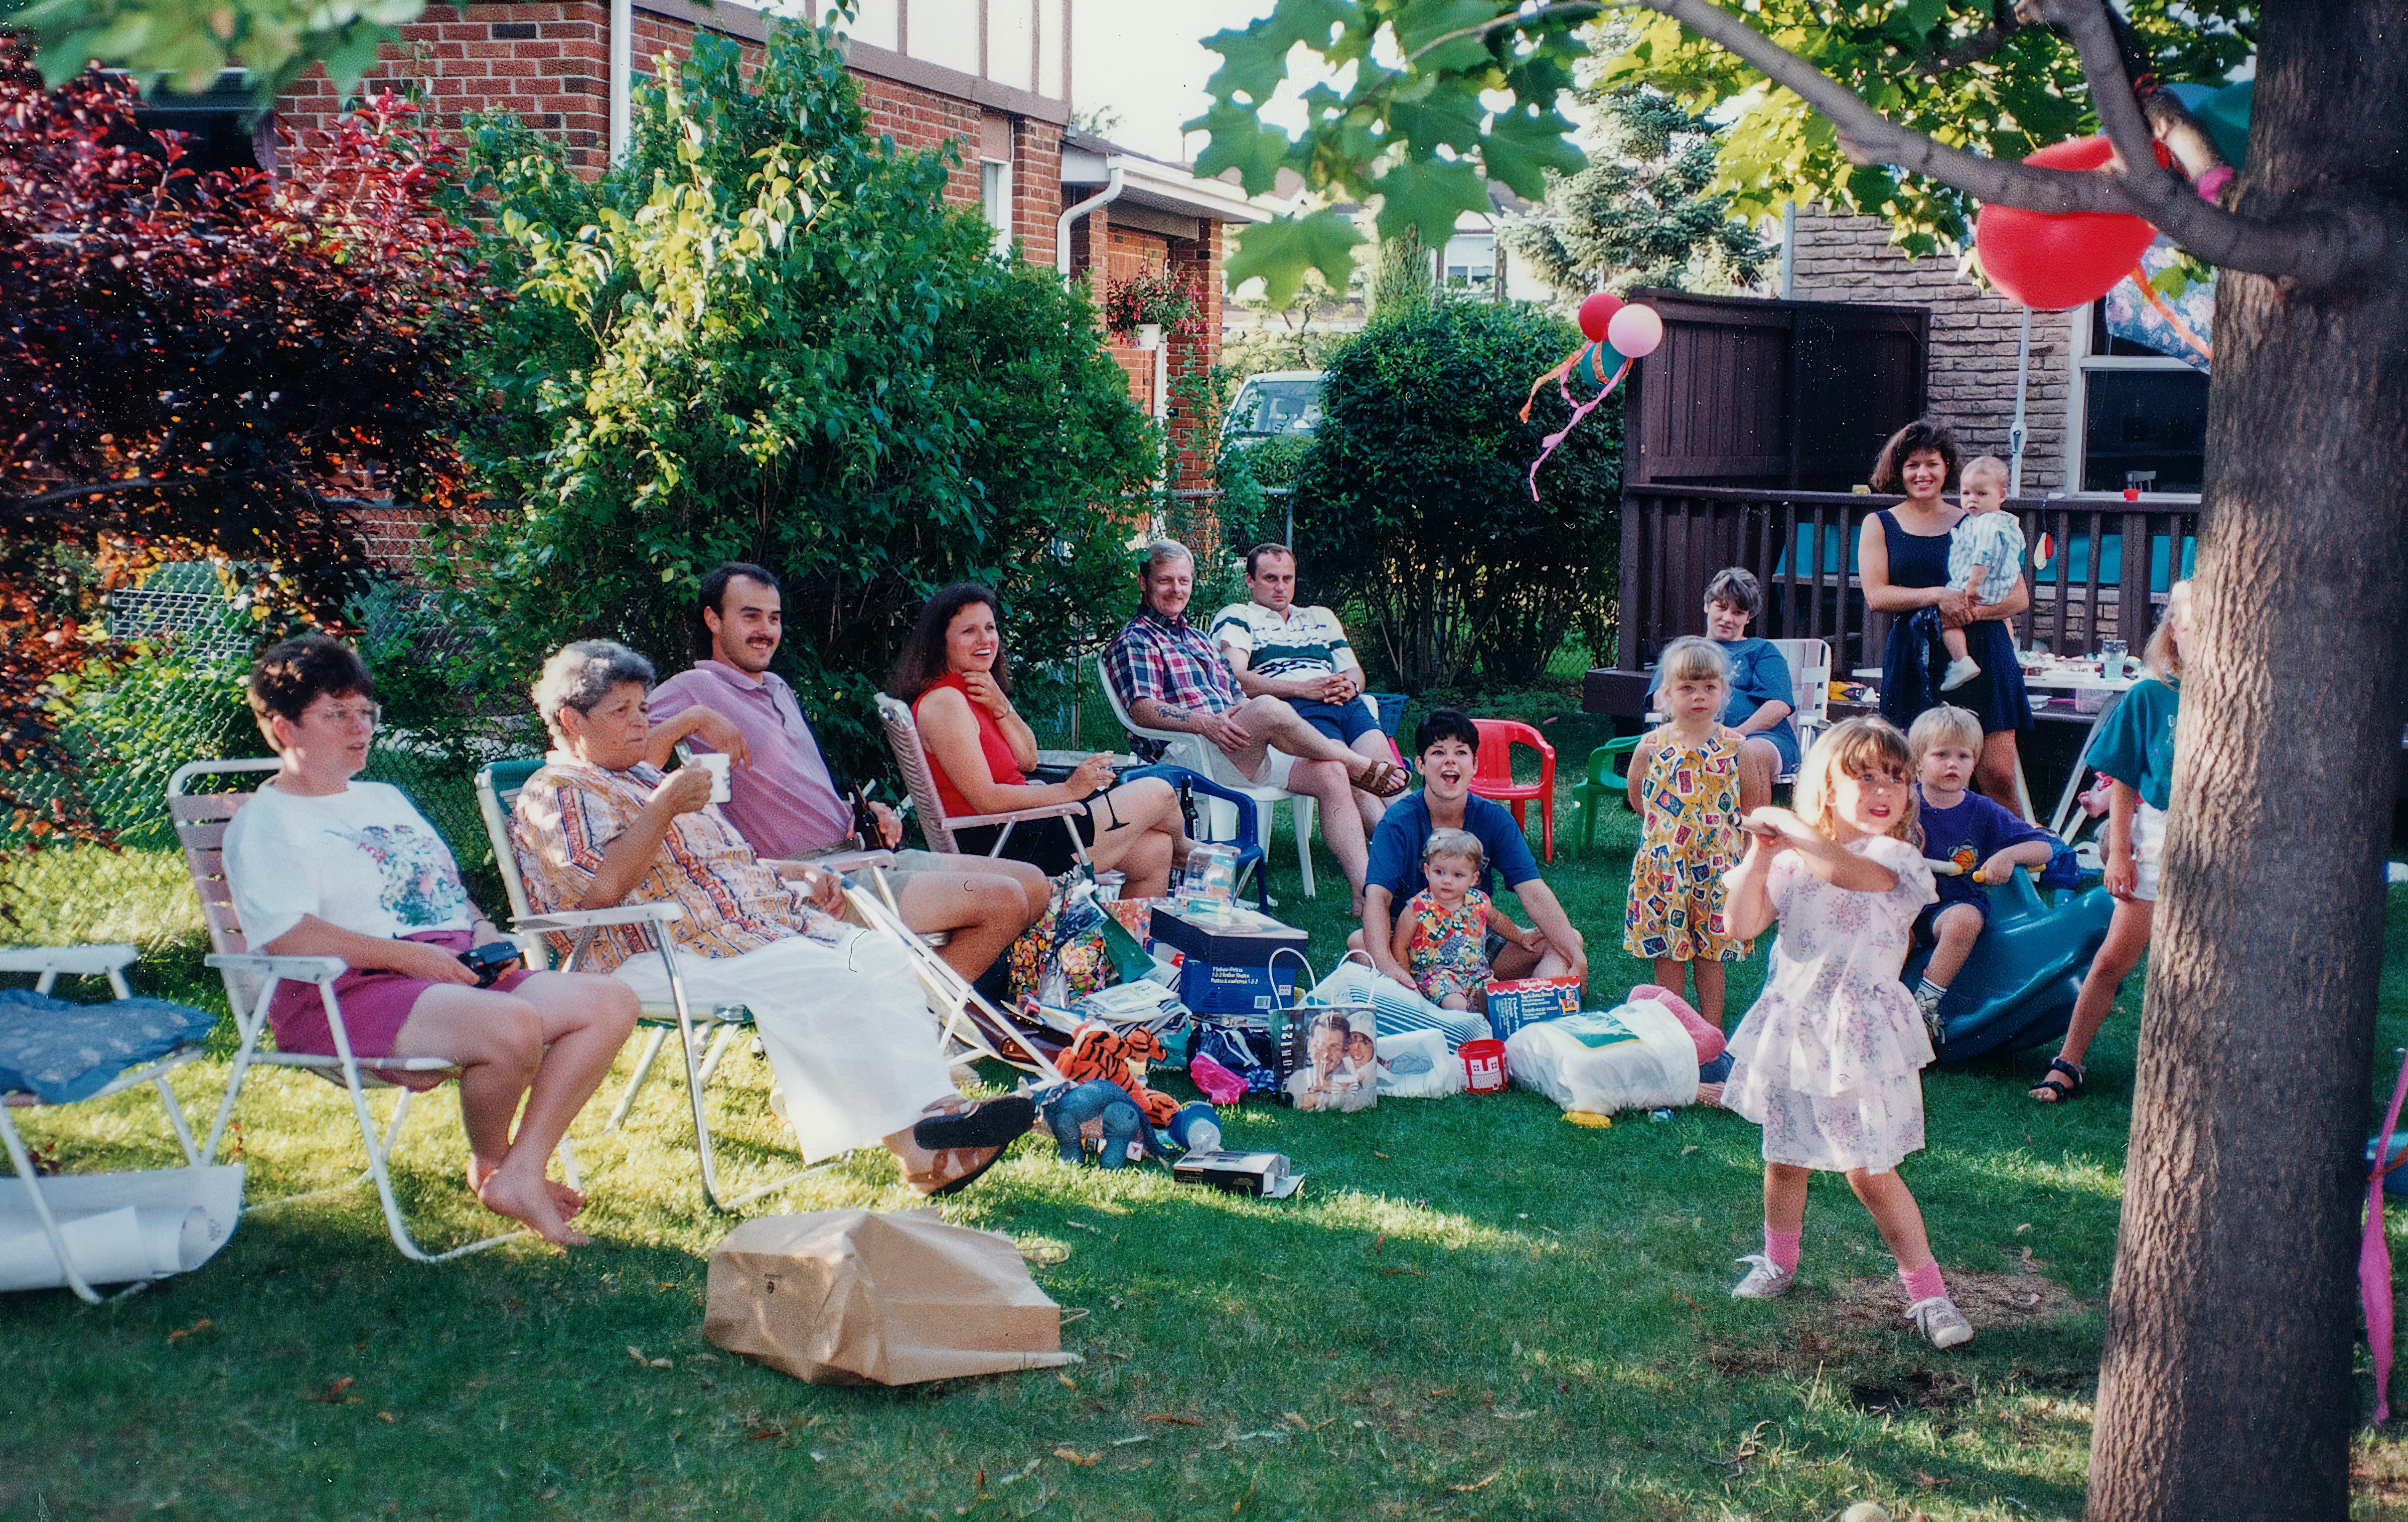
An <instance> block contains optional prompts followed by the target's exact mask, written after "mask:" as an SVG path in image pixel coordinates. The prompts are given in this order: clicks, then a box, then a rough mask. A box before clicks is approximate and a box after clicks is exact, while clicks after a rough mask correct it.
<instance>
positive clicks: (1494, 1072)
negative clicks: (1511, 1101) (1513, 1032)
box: [1463, 1041, 1505, 1094]
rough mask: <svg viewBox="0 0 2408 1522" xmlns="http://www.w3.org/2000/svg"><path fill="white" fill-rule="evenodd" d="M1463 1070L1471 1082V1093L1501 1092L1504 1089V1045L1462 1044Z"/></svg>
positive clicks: (1484, 1042) (1473, 1042)
mask: <svg viewBox="0 0 2408 1522" xmlns="http://www.w3.org/2000/svg"><path fill="white" fill-rule="evenodd" d="M1463 1070H1464V1073H1465V1075H1466V1076H1467V1077H1469V1079H1470V1080H1471V1092H1472V1093H1474V1094H1496V1093H1499V1092H1501V1091H1502V1090H1503V1089H1504V1087H1505V1043H1504V1042H1503V1041H1466V1042H1464V1043H1463Z"/></svg>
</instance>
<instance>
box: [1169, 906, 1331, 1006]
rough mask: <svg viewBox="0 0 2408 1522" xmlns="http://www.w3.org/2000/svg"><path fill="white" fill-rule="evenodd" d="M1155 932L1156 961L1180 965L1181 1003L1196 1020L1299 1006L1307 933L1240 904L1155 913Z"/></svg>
mask: <svg viewBox="0 0 2408 1522" xmlns="http://www.w3.org/2000/svg"><path fill="white" fill-rule="evenodd" d="M1150 930H1151V933H1152V935H1153V937H1154V949H1155V953H1156V955H1163V956H1167V957H1168V958H1170V959H1172V960H1175V961H1177V962H1178V964H1179V1001H1180V1002H1181V1003H1183V1004H1184V1005H1186V1006H1187V1007H1188V1008H1189V1009H1190V1010H1193V1011H1195V1012H1197V1014H1260V1013H1266V1012H1269V1011H1272V1010H1282V1009H1285V1008H1287V1006H1289V1005H1290V1004H1293V1003H1294V1002H1296V989H1297V982H1298V980H1299V979H1300V977H1301V976H1302V974H1303V973H1304V971H1305V964H1304V955H1303V953H1304V947H1305V941H1306V940H1307V937H1306V935H1305V933H1304V932H1303V931H1302V930H1298V929H1296V928H1294V927H1292V926H1285V925H1282V924H1281V923H1280V922H1279V921H1277V920H1275V919H1272V918H1271V917H1270V916H1269V915H1268V914H1263V913H1258V912H1255V911H1254V910H1251V909H1247V908H1244V907H1242V906H1240V905H1236V904H1219V905H1213V906H1211V907H1202V906H1194V905H1189V904H1184V903H1179V904H1169V905H1164V906H1162V907H1159V908H1157V909H1155V910H1154V921H1153V924H1152V926H1150ZM1283 949H1284V950H1285V951H1286V952H1287V953H1288V955H1280V953H1281V952H1282V951H1283Z"/></svg>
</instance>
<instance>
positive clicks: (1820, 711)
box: [1767, 639, 1831, 783]
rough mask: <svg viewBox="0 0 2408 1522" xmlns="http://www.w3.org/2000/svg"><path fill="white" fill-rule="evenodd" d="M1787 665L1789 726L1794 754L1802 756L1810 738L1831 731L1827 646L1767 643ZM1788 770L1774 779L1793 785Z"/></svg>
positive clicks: (1792, 641)
mask: <svg viewBox="0 0 2408 1522" xmlns="http://www.w3.org/2000/svg"><path fill="white" fill-rule="evenodd" d="M1767 643H1769V644H1770V645H1771V646H1772V648H1773V649H1775V650H1777V651H1779V652H1780V653H1781V658H1782V659H1783V660H1785V661H1786V662H1788V663H1789V687H1790V693H1791V696H1790V699H1789V709H1790V713H1789V726H1790V727H1791V728H1792V729H1794V730H1796V731H1797V733H1798V754H1799V755H1801V756H1803V755H1804V754H1806V753H1807V751H1809V750H1810V749H1812V748H1813V744H1814V737H1815V736H1817V735H1820V734H1821V733H1822V732H1823V731H1824V730H1826V729H1828V728H1830V727H1831V646H1830V643H1829V641H1828V640H1823V639H1772V640H1768V641H1767ZM1796 779H1797V773H1796V772H1795V771H1794V770H1792V771H1790V772H1787V773H1785V774H1784V775H1783V776H1781V777H1779V778H1777V779H1775V780H1776V781H1779V782H1785V783H1786V782H1794V781H1796Z"/></svg>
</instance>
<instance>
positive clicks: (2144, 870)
mask: <svg viewBox="0 0 2408 1522" xmlns="http://www.w3.org/2000/svg"><path fill="white" fill-rule="evenodd" d="M2165 855H2166V811H2164V810H2163V809H2152V808H2150V807H2149V806H2148V805H2147V804H2145V803H2140V804H2136V806H2135V808H2134V811H2133V814H2132V865H2133V866H2134V867H2135V868H2137V869H2139V871H2140V880H2139V882H2138V883H2135V884H2134V885H2133V888H2132V897H2135V898H2138V899H2141V900H2142V901H2143V902H2144V903H2152V904H2153V903H2156V902H2157V869H2158V868H2159V867H2160V866H2161V865H2163V863H2164V861H2165Z"/></svg>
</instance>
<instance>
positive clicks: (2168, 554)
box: [1615, 485, 2199, 672]
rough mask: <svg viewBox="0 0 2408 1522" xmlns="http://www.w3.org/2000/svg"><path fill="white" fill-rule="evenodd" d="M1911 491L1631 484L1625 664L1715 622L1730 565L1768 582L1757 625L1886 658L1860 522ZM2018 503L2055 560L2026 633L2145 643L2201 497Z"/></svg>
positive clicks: (1860, 657) (1622, 667) (2062, 649)
mask: <svg viewBox="0 0 2408 1522" xmlns="http://www.w3.org/2000/svg"><path fill="white" fill-rule="evenodd" d="M1898 501H1899V498H1897V497H1894V496H1872V495H1857V494H1854V493H1842V492H1785V491H1779V490H1771V489H1764V488H1749V487H1730V486H1659V485H1645V486H1632V487H1629V488H1627V489H1626V490H1625V491H1624V493H1623V498H1622V607H1621V621H1622V640H1621V648H1620V652H1619V662H1618V665H1617V666H1616V668H1615V669H1616V670H1617V671H1622V672H1638V671H1643V670H1645V669H1646V668H1648V667H1649V666H1651V665H1653V664H1654V662H1655V660H1656V652H1657V651H1659V650H1661V649H1662V648H1663V647H1664V645H1665V643H1666V642H1667V641H1669V640H1670V639H1674V638H1676V637H1678V636H1680V635H1684V634H1702V633H1704V632H1705V616H1704V612H1703V608H1702V604H1703V601H1704V596H1705V587H1706V583H1707V582H1708V581H1710V580H1712V579H1713V574H1714V573H1715V572H1716V571H1718V570H1721V569H1722V568H1723V567H1727V566H1744V567H1747V568H1748V569H1749V570H1751V571H1754V572H1755V573H1756V579H1757V580H1758V581H1759V582H1763V583H1764V596H1765V611H1764V617H1763V618H1762V619H1761V620H1760V621H1759V622H1758V623H1757V625H1756V626H1755V627H1753V628H1751V629H1750V630H1749V631H1748V632H1750V633H1751V634H1756V635H1760V636H1762V637H1764V638H1766V639H1826V640H1828V641H1830V644H1831V653H1832V665H1833V667H1834V668H1836V669H1837V670H1839V671H1846V670H1849V669H1851V668H1856V667H1865V666H1878V665H1880V664H1881V654H1882V644H1883V641H1884V640H1885V639H1886V638H1887V636H1888V630H1889V624H1888V619H1887V617H1886V616H1885V615H1884V614H1881V613H1877V612H1873V611H1872V610H1870V609H1868V608H1866V606H1865V600H1864V594H1863V591H1862V590H1861V587H1860V585H1859V583H1858V582H1857V579H1856V534H1857V531H1858V529H1859V528H1860V527H1861V526H1862V525H1863V524H1864V521H1865V519H1866V517H1867V516H1868V515H1870V514H1871V513H1873V512H1877V511H1879V510H1882V509H1883V508H1886V507H1889V506H1892V505H1893V504H1895V503H1896V502H1898ZM2007 507H2008V509H2009V510H2011V511H2013V512H2014V514H2015V515H2016V516H2017V517H2018V518H2019V519H2021V520H2022V523H2023V528H2024V538H2025V541H2026V543H2027V544H2028V545H2030V546H2031V547H2032V548H2033V551H2034V553H2038V551H2039V548H2040V546H2041V544H2042V535H2043V534H2045V535H2047V536H2048V537H2049V539H2050V540H2051V541H2053V543H2052V548H2053V550H2054V553H2053V555H2052V557H2051V559H2050V561H2049V564H2048V565H2047V566H2046V567H2042V568H2040V569H2031V568H2029V567H2027V570H2026V575H2027V577H2028V579H2029V581H2030V582H2031V593H2032V605H2031V609H2030V610H2029V611H2028V612H2026V613H2024V614H2022V615H2021V616H2020V617H2018V618H2017V619H2016V620H2015V634H2016V642H2017V644H2018V645H2019V646H2022V647H2026V648H2028V647H2030V646H2032V645H2034V644H2038V645H2042V646H2044V647H2046V648H2047V649H2049V650H2052V651H2054V652H2056V653H2057V654H2060V655H2075V654H2086V653H2089V652H2091V651H2094V650H2096V649H2097V648H2098V645H2099V641H2100V639H2112V638H2121V639H2123V640H2124V641H2125V643H2126V644H2127V645H2128V646H2129V647H2130V648H2131V650H2132V651H2133V652H2134V653H2138V652H2139V651H2140V649H2141V647H2142V645H2143V643H2144V642H2145V641H2146V640H2147V639H2148V637H2149V631H2150V630H2151V629H2153V628H2155V627H2156V626H2157V609H2158V608H2159V607H2160V606H2161V605H2162V604H2163V603H2164V602H2165V598H2166V589H2167V587H2169V586H2170V585H2171V584H2172V583H2173V582H2175V581H2177V580H2179V579H2181V578H2182V577H2183V576H2185V575H2186V574H2188V572H2189V569H2190V565H2191V558H2192V555H2193V553H2194V551H2195V546H2196V541H2197V537H2198V533H2199V509H2198V507H2197V506H2196V505H2195V504H2186V503H2162V502H2145V503H2125V502H2115V501H2107V502H2100V501H2096V500H2091V499H2086V498H2069V497H2052V498H2048V499H2045V500H2032V499H2018V500H2015V501H2013V502H2010V503H2008V504H2007ZM2136 549H2137V550H2138V551H2139V553H2132V552H2133V551H2134V550H2136Z"/></svg>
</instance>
